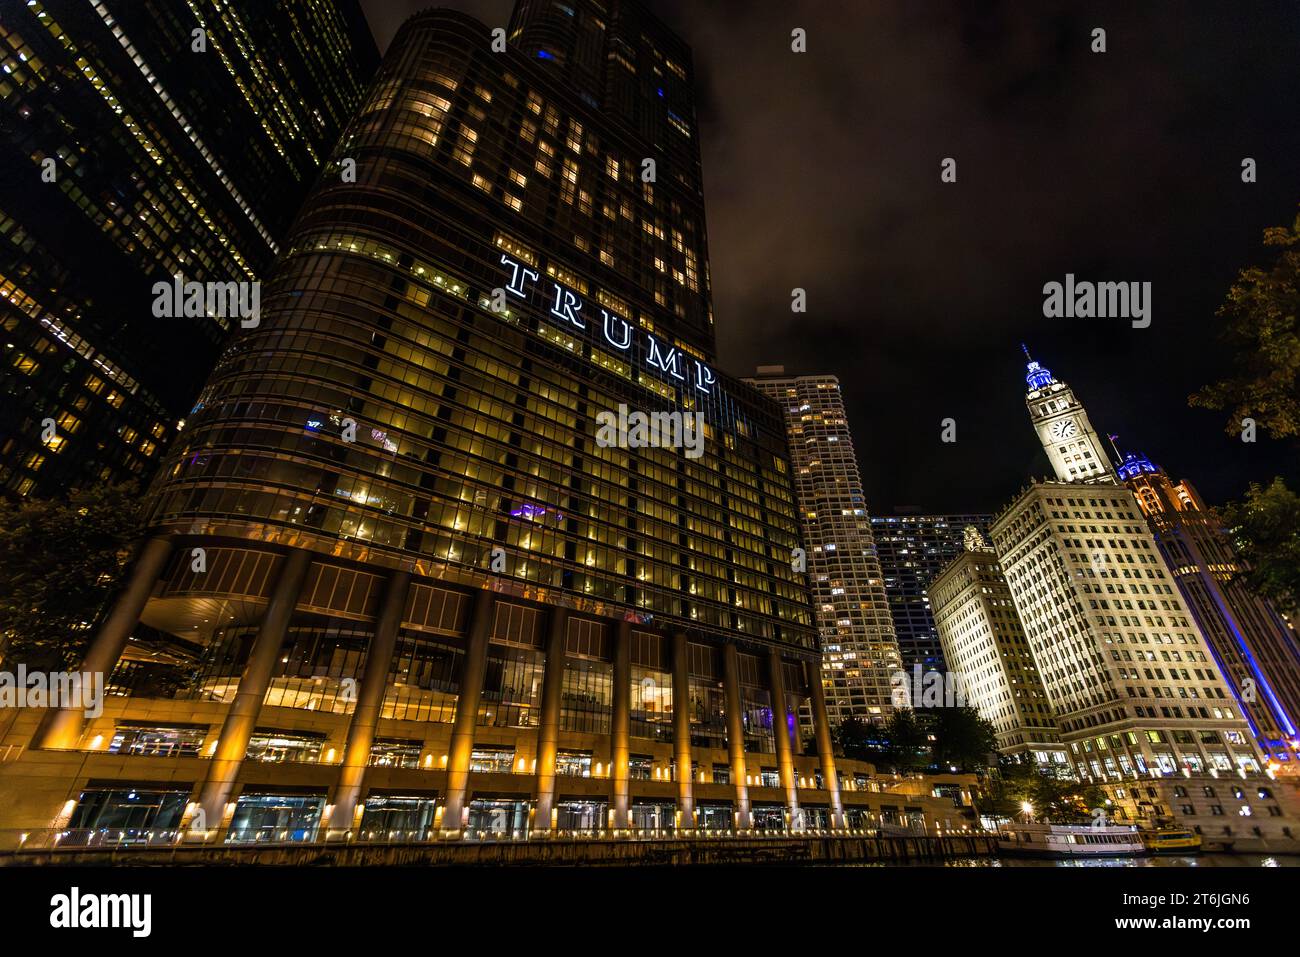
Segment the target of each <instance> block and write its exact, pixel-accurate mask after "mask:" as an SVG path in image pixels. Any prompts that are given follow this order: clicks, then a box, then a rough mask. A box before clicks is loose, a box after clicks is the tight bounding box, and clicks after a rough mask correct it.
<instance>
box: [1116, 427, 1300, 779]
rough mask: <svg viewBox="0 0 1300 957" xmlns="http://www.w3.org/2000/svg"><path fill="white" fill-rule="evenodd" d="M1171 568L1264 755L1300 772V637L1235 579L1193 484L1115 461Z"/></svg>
mask: <svg viewBox="0 0 1300 957" xmlns="http://www.w3.org/2000/svg"><path fill="white" fill-rule="evenodd" d="M1118 473H1119V477H1120V480H1121V481H1123V482H1124V484H1125V485H1127V486H1128V487H1129V488H1130V489H1131V490H1132V491H1133V494H1134V495H1136V496H1137V502H1138V505H1139V507H1141V509H1142V514H1143V515H1145V516H1146V520H1147V524H1148V525H1149V526H1150V528H1151V531H1152V533H1153V534H1154V535H1155V539H1156V544H1157V545H1158V546H1159V548H1160V553H1161V554H1162V555H1163V556H1164V559H1165V563H1166V564H1167V565H1168V566H1169V569H1170V570H1171V571H1172V572H1173V577H1174V581H1175V582H1177V584H1178V589H1179V591H1180V592H1181V593H1182V596H1183V600H1184V601H1185V602H1186V603H1187V607H1188V608H1189V609H1190V610H1191V612H1192V614H1193V615H1194V616H1195V618H1196V623H1197V625H1198V626H1199V627H1200V629H1201V632H1202V633H1203V634H1204V635H1205V638H1206V641H1207V643H1208V645H1209V648H1210V651H1211V652H1212V654H1213V656H1214V660H1215V664H1216V665H1218V668H1219V671H1220V672H1222V674H1223V676H1224V677H1225V678H1227V679H1228V682H1229V685H1230V686H1231V688H1232V690H1233V693H1234V694H1235V695H1236V697H1237V701H1238V703H1239V704H1240V705H1241V708H1242V710H1243V712H1244V713H1245V715H1246V720H1247V721H1249V722H1250V727H1251V731H1252V732H1253V733H1254V735H1255V740H1256V742H1257V743H1258V744H1259V747H1260V749H1261V750H1262V751H1263V752H1264V754H1265V756H1266V757H1267V758H1269V759H1270V760H1271V761H1273V762H1274V763H1275V765H1276V766H1277V768H1278V769H1279V770H1280V771H1283V772H1285V773H1288V774H1295V773H1300V767H1297V765H1300V761H1298V760H1297V758H1298V757H1300V754H1297V751H1298V749H1300V741H1298V740H1297V737H1298V734H1297V730H1296V727H1297V722H1300V644H1298V642H1297V637H1296V633H1295V627H1294V626H1293V625H1292V624H1291V623H1290V622H1288V621H1287V620H1286V619H1285V618H1283V616H1282V615H1281V614H1280V613H1279V612H1278V611H1277V609H1276V608H1274V607H1273V606H1272V604H1270V603H1269V602H1267V601H1265V600H1264V599H1262V598H1260V597H1258V596H1257V595H1255V594H1254V593H1253V592H1252V590H1251V589H1250V588H1249V587H1248V586H1247V585H1246V583H1245V582H1244V581H1243V580H1242V578H1241V573H1242V571H1243V570H1244V569H1243V567H1242V562H1241V559H1240V558H1239V557H1238V556H1237V554H1236V552H1235V550H1234V549H1233V547H1232V542H1231V541H1230V539H1229V538H1228V535H1227V533H1226V532H1225V531H1224V529H1223V527H1222V524H1221V523H1220V521H1219V520H1218V517H1217V516H1216V515H1215V513H1214V512H1213V511H1211V510H1210V509H1208V508H1206V507H1205V503H1204V502H1203V501H1202V500H1201V497H1200V495H1199V494H1197V492H1196V489H1195V488H1194V487H1193V486H1192V485H1191V483H1190V482H1188V481H1186V480H1183V481H1181V482H1178V483H1177V484H1175V483H1174V482H1173V481H1172V480H1171V479H1170V478H1169V475H1168V474H1167V473H1166V472H1165V470H1164V469H1162V468H1160V467H1159V466H1158V465H1156V464H1155V463H1153V462H1152V461H1151V460H1150V459H1149V458H1147V457H1146V456H1145V455H1140V454H1137V453H1129V454H1128V455H1125V456H1124V460H1123V462H1122V463H1121V464H1120V466H1119V468H1118Z"/></svg>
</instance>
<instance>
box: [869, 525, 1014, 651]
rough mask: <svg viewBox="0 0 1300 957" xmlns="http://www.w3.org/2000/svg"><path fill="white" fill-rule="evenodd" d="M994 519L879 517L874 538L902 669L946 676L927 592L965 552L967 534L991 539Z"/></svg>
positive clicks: (873, 534) (941, 647)
mask: <svg viewBox="0 0 1300 957" xmlns="http://www.w3.org/2000/svg"><path fill="white" fill-rule="evenodd" d="M992 519H993V516H991V515H908V514H898V515H875V516H872V519H871V532H872V537H873V538H874V539H875V542H876V553H877V554H878V555H879V556H880V570H881V573H882V574H883V575H884V579H885V595H886V596H887V598H888V599H889V611H890V615H891V616H892V617H893V619H894V634H895V635H897V637H898V651H899V654H900V655H901V656H902V659H903V668H904V670H905V671H906V672H907V673H908V674H909V675H911V674H912V673H913V672H914V669H916V668H917V667H920V669H921V670H922V671H923V672H925V671H943V670H944V669H945V667H946V665H945V663H944V657H943V644H942V642H940V640H939V632H938V629H937V628H936V627H935V623H934V609H933V608H932V607H931V603H930V595H929V588H930V583H931V582H933V581H934V579H935V576H937V575H938V574H939V572H941V571H943V569H944V568H945V567H946V566H947V565H948V564H949V563H950V562H951V561H952V560H953V559H954V558H956V557H957V556H959V555H961V554H962V552H963V551H964V547H963V530H964V529H965V528H966V527H968V526H972V525H973V526H974V527H975V528H976V529H977V530H978V531H979V533H980V534H981V535H983V536H985V537H987V536H988V532H989V523H990V522H991V521H992Z"/></svg>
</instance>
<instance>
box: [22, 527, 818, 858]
mask: <svg viewBox="0 0 1300 957" xmlns="http://www.w3.org/2000/svg"><path fill="white" fill-rule="evenodd" d="M172 550H173V546H172V543H171V541H170V540H169V539H167V538H156V539H153V540H151V541H150V542H148V543H147V544H146V546H145V547H144V549H143V550H142V552H141V555H140V558H139V559H138V561H137V563H136V565H135V567H134V569H133V572H132V575H131V579H130V581H129V582H128V584H127V587H126V589H125V590H124V592H123V594H122V595H121V597H120V598H119V599H118V601H117V603H116V604H115V606H114V608H113V610H112V612H111V613H110V614H109V616H108V618H107V619H106V621H105V624H104V626H103V628H101V630H100V632H99V634H98V635H97V636H96V638H95V641H94V643H93V644H92V645H91V648H90V650H89V652H88V654H87V656H86V660H85V664H84V665H83V669H84V670H86V671H97V672H100V673H103V674H104V675H106V676H107V675H108V674H111V673H112V671H113V668H114V667H115V666H116V664H117V661H118V659H119V658H120V657H121V654H122V651H123V650H124V649H125V647H126V642H127V640H128V639H129V637H130V634H131V631H132V630H133V629H134V627H135V624H136V622H137V621H138V620H139V617H140V614H141V612H143V610H144V606H145V603H146V602H147V601H148V598H149V595H150V593H151V592H152V589H153V585H154V583H155V582H156V581H157V579H158V578H159V577H160V576H161V575H162V572H163V569H164V567H165V565H166V563H167V559H168V557H169V556H170V555H171V552H172ZM311 557H312V553H311V552H309V551H306V550H303V549H293V550H291V551H290V552H289V554H288V555H287V557H286V558H285V559H284V561H283V562H282V563H281V565H280V570H279V574H278V577H277V580H276V584H275V586H274V589H273V591H272V594H271V597H270V600H269V602H268V604H267V607H266V610H265V611H264V612H263V614H262V618H261V621H260V622H259V625H258V630H257V635H256V637H255V639H254V641H253V647H252V649H251V650H250V652H249V658H248V662H247V664H246V665H245V666H244V670H243V672H242V674H241V676H240V680H239V687H238V690H237V691H236V693H235V697H234V700H233V701H232V703H231V705H230V709H229V710H228V711H227V713H226V717H225V720H224V722H223V724H222V728H221V733H220V736H219V738H218V740H217V746H216V750H215V751H214V753H213V757H212V760H211V763H210V765H209V768H208V773H207V776H206V778H205V780H204V782H203V785H202V787H201V789H200V793H199V799H198V802H197V803H198V808H200V809H201V810H202V813H203V815H204V818H203V820H205V821H206V822H213V823H215V822H222V823H223V825H224V822H225V817H226V812H227V808H228V805H229V803H230V796H231V794H232V793H233V789H234V786H235V783H236V781H237V779H238V775H239V769H240V767H241V765H242V763H243V760H244V755H245V754H246V753H247V750H248V742H249V739H250V738H251V737H252V734H253V731H254V730H255V728H256V726H257V720H258V716H259V714H260V711H261V707H262V702H263V700H264V699H265V697H266V693H267V690H268V688H269V687H270V683H271V679H272V675H273V674H274V671H275V663H276V659H277V657H278V655H279V653H280V649H281V648H282V647H283V644H284V639H285V636H286V634H287V632H288V628H289V625H290V623H291V620H292V617H293V612H294V609H295V607H296V604H297V600H298V595H299V592H300V591H301V590H302V586H303V584H304V582H305V581H306V578H307V573H308V570H309V568H310V565H311ZM410 584H411V576H410V574H409V573H408V572H402V571H399V572H394V573H392V574H391V575H390V577H389V579H388V582H387V585H386V587H385V591H384V596H383V599H382V602H381V605H380V609H379V615H378V618H377V620H376V624H375V631H374V636H373V638H372V639H371V644H370V649H369V654H368V655H367V658H366V666H365V671H364V673H363V676H362V680H361V684H360V687H359V691H358V696H357V701H356V706H355V708H354V711H353V715H352V720H351V722H350V723H349V726H348V734H347V739H346V743H345V745H344V749H343V764H342V767H341V769H340V774H339V781H338V784H337V786H336V788H335V794H334V800H333V802H332V803H333V813H332V815H331V820H330V827H329V830H330V831H331V832H334V833H337V834H344V833H346V832H347V831H349V830H351V829H352V827H353V823H354V818H355V817H356V811H357V808H358V806H359V803H360V797H361V791H362V784H363V781H364V778H365V773H366V768H367V767H368V765H369V758H370V751H371V746H372V744H373V742H374V739H375V734H376V731H377V728H378V723H379V716H380V713H381V710H382V706H383V701H384V694H385V691H386V690H387V685H388V677H389V668H390V665H391V661H392V656H393V651H394V648H395V646H396V642H397V636H398V633H399V631H400V628H401V621H402V615H403V613H404V611H405V608H406V600H407V595H408V592H409V588H410ZM494 603H495V601H494V598H493V593H492V592H491V591H488V590H486V589H482V590H480V591H479V592H478V593H477V594H476V597H475V601H474V609H473V613H472V616H471V619H470V634H469V636H468V642H467V648H466V654H465V661H464V669H463V674H462V678H461V682H460V689H459V695H458V698H457V703H456V714H455V718H454V723H453V725H452V734H451V743H450V747H449V749H448V756H447V768H446V783H445V788H444V796H443V808H442V818H441V821H442V825H441V830H442V832H443V834H444V835H445V836H455V835H458V834H459V833H460V832H461V829H462V826H463V820H464V816H465V806H466V805H465V797H466V794H467V792H468V785H469V774H470V763H471V758H472V755H473V749H474V738H475V734H476V731H477V727H478V711H479V703H480V700H481V697H482V691H483V681H484V678H485V675H486V671H487V657H488V648H489V644H490V640H491V634H492V623H493V608H494ZM569 619H570V613H569V611H568V610H567V609H564V608H556V609H554V610H553V611H552V614H551V618H550V623H549V631H548V634H547V640H546V669H545V675H544V678H543V685H542V701H541V714H540V726H539V728H538V737H537V783H536V790H535V796H534V798H535V799H534V808H535V811H534V815H535V816H534V828H533V830H534V831H535V832H540V833H543V834H545V833H549V832H550V830H551V823H552V816H553V811H554V806H555V792H556V757H557V754H558V749H559V734H560V711H561V701H562V695H563V680H564V663H565V640H566V637H567V633H568V624H569ZM689 650H690V646H689V643H688V641H687V637H686V634H685V632H681V631H678V632H675V633H674V634H673V636H672V689H673V756H674V765H675V771H676V774H675V776H676V780H677V786H678V810H679V813H680V821H679V827H680V828H682V829H686V830H689V829H693V827H694V821H695V800H694V795H693V788H692V784H693V775H692V768H693V762H692V755H691V733H690V707H689V702H690V661H689ZM630 656H631V625H630V623H628V622H619V623H618V625H617V628H616V633H615V640H614V647H613V670H614V689H615V690H614V701H613V706H614V713H613V720H612V725H611V783H612V791H613V802H612V803H613V821H612V825H613V828H614V829H615V830H626V829H627V828H629V827H630V823H631V822H630V817H629V812H630V807H629V804H630V797H629V777H628V763H629V757H630V731H631V696H632V687H631V679H632V675H631V670H632V669H631V657H630ZM768 665H769V670H770V672H771V675H772V681H771V685H772V687H771V693H772V697H773V707H772V712H773V720H774V723H776V724H777V725H778V727H777V729H776V730H777V734H776V748H777V760H778V763H779V767H780V777H781V787H782V789H783V790H784V791H785V795H786V802H787V804H788V806H789V808H790V811H791V814H792V815H793V814H795V813H796V812H797V810H798V788H797V778H796V775H795V769H794V754H793V748H792V747H791V742H790V734H789V724H788V722H789V710H788V703H787V699H786V695H785V680H784V674H783V664H782V659H781V655H780V652H779V651H778V650H776V649H772V650H771V651H770V652H769V658H768ZM820 677H821V676H820V673H819V672H818V673H817V674H814V675H813V676H812V679H811V680H810V681H809V684H810V686H811V701H812V712H813V722H814V725H815V727H816V733H817V750H818V754H819V756H820V761H821V766H822V777H823V780H824V784H825V787H826V790H827V792H828V794H829V796H830V805H831V814H832V822H833V826H835V827H843V826H844V813H843V806H842V803H841V799H840V792H839V780H838V777H837V775H836V770H835V759H834V755H833V753H832V750H831V737H830V726H829V724H828V722H827V714H826V700H825V695H824V693H823V690H822V686H821V680H820ZM723 683H724V693H725V699H726V712H727V741H728V751H729V758H730V763H731V774H732V781H733V786H734V788H735V794H736V826H737V828H738V829H742V830H745V829H748V828H750V827H751V824H752V815H751V809H750V802H749V788H748V786H747V784H746V777H747V768H746V757H745V746H744V725H743V720H742V712H741V699H740V680H739V653H738V650H737V648H736V645H735V644H734V643H731V642H728V643H726V644H724V645H723ZM83 727H84V717H83V715H82V712H81V711H79V710H64V711H53V712H51V713H50V714H49V715H47V718H46V720H45V722H44V723H43V724H42V727H41V729H40V730H39V731H38V732H37V735H36V738H35V739H34V740H33V747H46V748H75V747H76V745H77V743H78V741H79V739H80V736H81V732H82V730H83Z"/></svg>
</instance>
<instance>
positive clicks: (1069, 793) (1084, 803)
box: [981, 760, 1106, 824]
mask: <svg viewBox="0 0 1300 957" xmlns="http://www.w3.org/2000/svg"><path fill="white" fill-rule="evenodd" d="M1026 802H1028V803H1029V805H1030V806H1031V808H1032V811H1031V812H1030V813H1031V815H1032V817H1033V819H1034V820H1035V821H1042V822H1046V823H1050V824H1087V823H1091V822H1092V820H1093V812H1094V809H1096V808H1100V807H1104V806H1105V802H1106V795H1105V793H1104V792H1103V791H1102V790H1101V788H1099V787H1097V786H1096V785H1093V784H1081V783H1079V782H1078V781H1070V780H1066V779H1064V778H1060V777H1057V776H1056V775H1054V774H1051V773H1050V772H1046V771H1044V770H1043V769H1041V768H1040V767H1038V766H1037V765H1036V764H1034V763H1033V762H1030V761H1023V762H1016V761H1011V760H1004V761H1003V762H1002V764H1001V765H1000V767H999V773H998V774H997V775H996V776H995V777H993V778H992V779H991V780H990V782H989V785H988V789H987V793H986V794H985V797H984V800H983V801H982V802H981V806H982V808H983V809H984V812H985V813H986V814H989V815H990V816H993V817H1000V818H1005V819H1007V820H1012V819H1015V818H1018V817H1023V815H1024V804H1025V803H1026Z"/></svg>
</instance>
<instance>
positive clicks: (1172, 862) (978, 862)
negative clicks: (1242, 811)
mask: <svg viewBox="0 0 1300 957" xmlns="http://www.w3.org/2000/svg"><path fill="white" fill-rule="evenodd" d="M884 866H886V867H888V866H890V865H888V864H886V865H884ZM944 866H945V867H1300V857H1298V856H1295V855H1290V854H1278V855H1270V854H1196V855H1192V856H1187V857H1178V856H1174V855H1172V854H1171V855H1160V856H1159V857H1102V858H1085V859H1073V860H1063V861H1055V860H1043V859H1040V858H1029V857H969V858H959V859H957V860H952V861H948V862H947V863H946V864H944Z"/></svg>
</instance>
